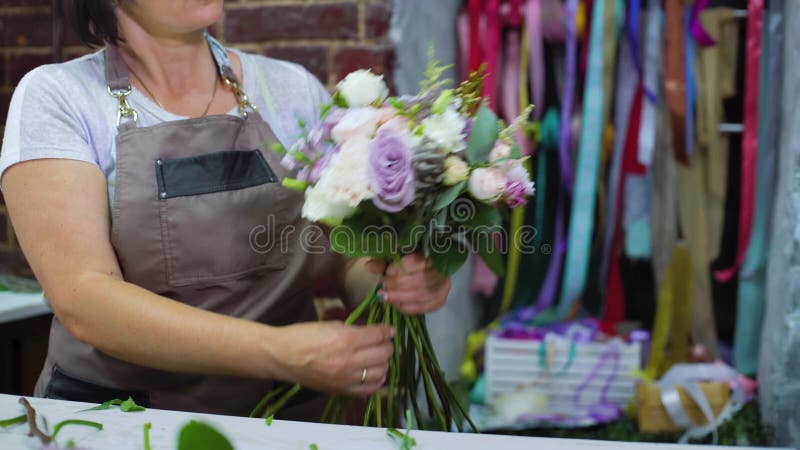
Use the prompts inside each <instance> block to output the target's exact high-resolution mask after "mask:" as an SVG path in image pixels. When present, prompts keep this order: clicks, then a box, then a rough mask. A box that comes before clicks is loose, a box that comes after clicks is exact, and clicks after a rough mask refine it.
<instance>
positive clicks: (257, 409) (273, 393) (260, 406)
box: [250, 384, 289, 417]
mask: <svg viewBox="0 0 800 450" xmlns="http://www.w3.org/2000/svg"><path fill="white" fill-rule="evenodd" d="M286 389H289V385H288V384H284V385H282V386H280V387H278V388H275V389H273V390H271V391H269V392H268V393H267V395H265V396H264V398H262V399H261V401H259V402H258V404H257V405H256V407H255V408H253V410H252V411H250V417H258V416H260V415H261V410H262V409H264V408H265V407H266V405H267V403H269V402H270V401H271V400H272V399H273V398H275V397H277V396H279V395H283V394H284V392H285V391H286ZM264 417H266V416H264Z"/></svg>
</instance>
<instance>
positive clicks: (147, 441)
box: [144, 423, 153, 450]
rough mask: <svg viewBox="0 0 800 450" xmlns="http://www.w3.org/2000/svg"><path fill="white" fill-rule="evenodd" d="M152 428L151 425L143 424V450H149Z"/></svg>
mask: <svg viewBox="0 0 800 450" xmlns="http://www.w3.org/2000/svg"><path fill="white" fill-rule="evenodd" d="M152 427H153V424H151V423H146V424H144V450H151V448H150V428H152Z"/></svg>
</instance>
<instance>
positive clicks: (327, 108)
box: [319, 103, 335, 120]
mask: <svg viewBox="0 0 800 450" xmlns="http://www.w3.org/2000/svg"><path fill="white" fill-rule="evenodd" d="M334 106H335V105H334V104H333V103H326V104H324V105H322V107H321V108H320V109H319V118H320V119H321V120H325V118H327V117H328V114H330V113H331V110H332V109H333V107H334Z"/></svg>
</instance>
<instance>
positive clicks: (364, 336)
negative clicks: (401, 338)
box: [345, 324, 395, 351]
mask: <svg viewBox="0 0 800 450" xmlns="http://www.w3.org/2000/svg"><path fill="white" fill-rule="evenodd" d="M349 331H350V335H349V336H347V337H346V338H345V339H347V340H348V342H346V344H350V345H348V347H349V349H350V350H351V351H355V350H358V349H361V348H370V347H374V346H376V345H379V344H381V343H384V342H391V340H392V338H393V337H394V334H395V330H394V328H392V327H391V326H390V325H383V324H382V325H370V326H366V327H350V330H349Z"/></svg>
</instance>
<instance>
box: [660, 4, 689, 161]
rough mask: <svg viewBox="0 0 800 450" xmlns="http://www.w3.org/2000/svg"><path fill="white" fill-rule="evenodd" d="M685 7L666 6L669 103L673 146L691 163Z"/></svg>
mask: <svg viewBox="0 0 800 450" xmlns="http://www.w3.org/2000/svg"><path fill="white" fill-rule="evenodd" d="M683 5H684V0H668V1H666V2H665V3H664V8H665V12H666V23H665V28H666V39H667V42H666V46H665V48H666V52H667V55H666V60H665V62H664V69H665V72H666V81H665V86H666V91H667V92H666V96H665V97H666V100H667V105H668V107H669V112H670V117H671V123H672V134H673V137H672V143H673V146H674V148H675V158H676V159H677V160H678V161H680V162H682V163H684V164H687V163H688V161H689V159H688V153H687V152H686V129H685V128H686V70H685V68H684V58H683V52H684V50H685V45H684V43H683V41H684V39H683V9H684V8H683Z"/></svg>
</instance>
